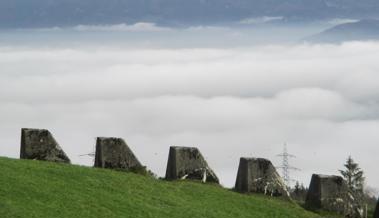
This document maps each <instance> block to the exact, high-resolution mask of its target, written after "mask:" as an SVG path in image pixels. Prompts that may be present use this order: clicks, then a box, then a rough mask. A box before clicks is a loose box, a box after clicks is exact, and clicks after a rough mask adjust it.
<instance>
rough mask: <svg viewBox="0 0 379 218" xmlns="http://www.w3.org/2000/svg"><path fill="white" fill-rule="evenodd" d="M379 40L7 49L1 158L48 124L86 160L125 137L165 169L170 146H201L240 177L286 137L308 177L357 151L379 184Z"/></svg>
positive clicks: (73, 154)
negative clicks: (242, 161) (24, 135)
mask: <svg viewBox="0 0 379 218" xmlns="http://www.w3.org/2000/svg"><path fill="white" fill-rule="evenodd" d="M378 57H379V43H378V42H347V43H343V44H339V45H311V44H293V45H261V46H249V47H234V48H222V47H216V48H194V47H189V48H165V47H161V48H128V47H117V46H105V45H104V44H101V46H99V45H93V46H86V47H80V46H79V47H75V46H72V47H70V46H67V47H56V48H51V47H42V46H41V47H39V46H37V47H35V46H34V47H28V46H24V47H20V46H3V47H0V69H1V70H0V105H1V107H0V155H1V156H7V157H13V158H17V157H18V156H19V146H20V145H19V144H20V129H21V128H22V127H30V128H47V129H49V130H50V131H51V132H52V133H53V134H54V136H55V138H56V140H57V141H58V142H59V143H60V145H61V146H62V147H63V148H64V150H65V151H66V153H67V154H68V155H69V157H70V158H71V160H72V162H73V163H75V164H82V165H91V164H92V158H91V157H88V156H80V155H82V154H87V153H90V152H93V151H94V145H95V138H96V137H97V136H113V137H122V138H124V139H125V140H126V142H127V143H128V144H129V146H130V147H131V148H132V150H133V151H134V152H135V154H136V155H137V157H138V158H139V159H140V161H141V162H142V163H143V164H145V165H147V167H148V168H149V169H151V170H152V171H154V172H156V173H157V174H158V175H159V176H164V173H165V168H166V163H167V157H168V151H169V146H172V145H176V146H196V147H199V148H200V150H201V151H202V153H203V155H204V156H205V157H206V159H207V161H208V162H209V164H210V166H211V167H212V168H214V170H215V171H216V173H217V174H218V176H219V177H220V178H221V182H222V184H224V185H225V186H228V187H231V186H233V185H234V182H235V177H236V173H237V167H238V162H239V158H240V157H242V156H248V157H265V158H269V159H271V160H272V161H273V162H274V164H275V165H277V166H279V165H280V164H281V160H280V158H279V157H276V155H277V154H279V153H280V152H281V151H282V148H283V144H284V143H287V145H288V149H289V151H290V152H291V153H293V154H294V155H296V156H297V158H296V159H293V160H291V164H293V165H294V166H296V167H298V168H300V169H301V171H298V172H293V173H292V177H293V178H294V179H297V180H300V182H303V183H304V184H305V185H308V184H309V180H310V178H311V174H312V173H322V174H337V173H338V172H337V170H338V169H342V168H343V163H344V161H345V159H346V158H347V157H348V156H349V155H352V156H353V158H354V159H355V160H356V161H357V162H358V163H359V164H360V166H361V167H362V168H363V169H364V170H365V173H366V177H367V182H368V184H369V185H370V186H374V187H378V184H379V175H378V174H377V169H376V165H377V164H376V162H375V161H376V160H377V158H378V154H379V146H378V145H379V102H378V100H379V89H378V87H379V62H378Z"/></svg>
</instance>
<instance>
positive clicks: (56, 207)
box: [0, 158, 318, 218]
mask: <svg viewBox="0 0 379 218" xmlns="http://www.w3.org/2000/svg"><path fill="white" fill-rule="evenodd" d="M0 217H2V218H6V217H12V218H16V217H28V218H31V217H38V218H43V217H46V218H52V217H54V218H59V217H69V218H74V217H80V218H85V217H96V218H98V217H99V218H104V217H106V218H112V217H131V218H139V217H141V218H142V217H143V218H148V217H154V218H159V217H170V218H181V217H188V218H196V217H199V218H200V217H201V218H205V217H206V218H212V217H214V218H223V217H232V218H238V217H243V218H247V217H256V218H258V217H264V218H269V217H278V218H286V217H288V218H290V217H294V218H295V217H299V218H307V217H312V218H313V217H318V216H317V215H315V214H312V213H310V212H306V211H305V210H303V209H302V208H300V207H299V206H297V205H295V204H293V203H289V202H285V201H282V200H274V199H270V198H268V197H265V196H256V195H254V196H251V195H250V196H247V195H242V194H238V193H234V192H232V191H229V190H226V189H223V188H220V187H218V186H215V185H204V184H200V183H196V182H188V181H186V182H184V181H179V182H166V181H160V180H155V179H152V178H148V177H144V176H140V175H135V174H133V173H123V172H116V171H111V170H103V169H93V168H88V167H79V166H72V165H64V164H55V163H48V162H40V161H30V160H13V159H8V158H0Z"/></svg>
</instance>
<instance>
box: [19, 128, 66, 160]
mask: <svg viewBox="0 0 379 218" xmlns="http://www.w3.org/2000/svg"><path fill="white" fill-rule="evenodd" d="M20 158H21V159H33V160H46V161H53V162H63V163H70V159H69V158H68V157H67V155H66V153H64V151H63V150H62V148H61V147H60V146H59V144H58V143H57V142H56V141H55V139H54V137H53V136H52V135H51V133H50V132H49V131H48V130H45V129H26V128H24V129H21V151H20Z"/></svg>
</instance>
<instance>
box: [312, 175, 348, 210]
mask: <svg viewBox="0 0 379 218" xmlns="http://www.w3.org/2000/svg"><path fill="white" fill-rule="evenodd" d="M346 191H347V187H346V184H345V182H344V180H343V178H342V177H340V176H327V175H319V174H313V175H312V180H311V183H310V185H309V190H308V194H307V197H306V200H305V204H306V206H307V207H308V208H312V209H324V210H328V211H333V212H337V213H343V212H344V205H345V203H344V198H345V195H346Z"/></svg>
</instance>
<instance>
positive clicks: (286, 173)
mask: <svg viewBox="0 0 379 218" xmlns="http://www.w3.org/2000/svg"><path fill="white" fill-rule="evenodd" d="M277 156H278V157H281V158H282V165H281V166H279V167H277V168H278V169H282V177H283V180H284V183H285V184H286V186H287V187H290V186H291V181H294V180H292V179H291V177H290V171H291V170H295V171H299V170H300V169H299V168H296V167H293V166H291V165H290V164H289V159H290V158H296V156H295V155H292V154H289V153H288V151H287V144H284V146H283V153H281V154H278V155H277Z"/></svg>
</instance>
